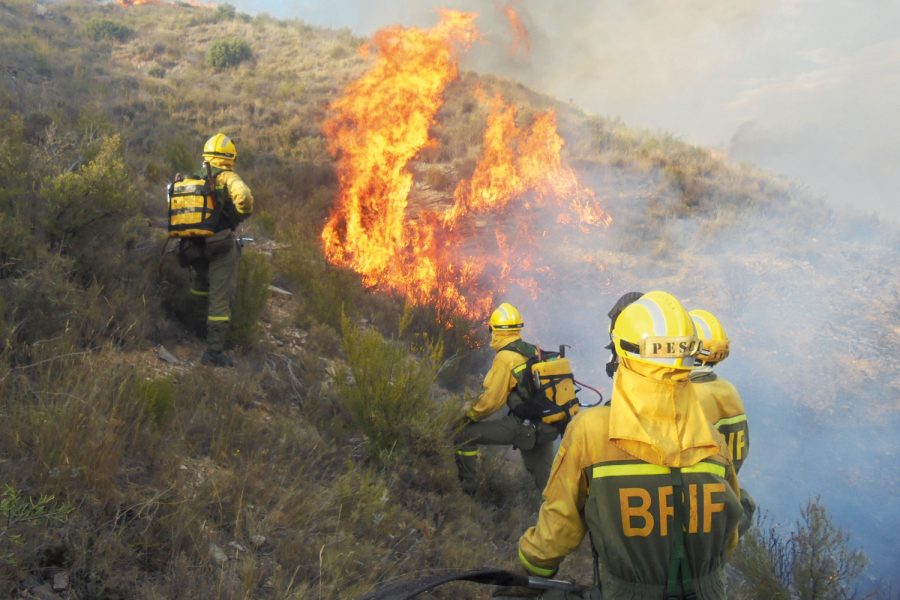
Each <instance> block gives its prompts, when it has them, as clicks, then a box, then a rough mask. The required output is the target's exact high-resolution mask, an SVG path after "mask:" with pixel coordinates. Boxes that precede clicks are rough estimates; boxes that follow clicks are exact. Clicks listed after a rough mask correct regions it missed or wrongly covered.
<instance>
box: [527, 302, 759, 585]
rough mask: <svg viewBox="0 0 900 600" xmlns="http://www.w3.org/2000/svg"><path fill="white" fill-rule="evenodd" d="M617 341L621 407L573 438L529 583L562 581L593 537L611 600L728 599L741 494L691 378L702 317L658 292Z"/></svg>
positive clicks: (558, 467)
mask: <svg viewBox="0 0 900 600" xmlns="http://www.w3.org/2000/svg"><path fill="white" fill-rule="evenodd" d="M611 337H612V342H613V346H614V349H615V353H616V355H617V357H618V362H619V365H618V370H617V372H616V374H615V377H614V379H613V393H612V401H611V404H610V405H609V406H602V407H597V408H592V409H590V410H583V411H581V412H580V413H579V414H578V415H577V416H576V417H575V418H574V419H573V420H572V422H571V423H570V424H569V426H568V428H567V429H566V432H565V435H564V436H563V440H562V443H561V445H560V448H559V451H558V453H557V455H556V459H555V461H554V463H553V469H552V472H551V476H550V479H549V481H548V483H547V486H546V488H545V489H544V495H543V498H544V500H543V504H542V505H541V508H540V512H539V514H538V521H537V524H536V525H535V526H534V527H531V528H529V529H528V530H527V531H526V532H525V533H524V534H523V535H522V537H521V538H520V540H519V559H520V561H521V563H522V565H523V566H524V567H525V569H526V570H527V571H528V572H529V573H530V574H533V575H537V576H544V577H548V576H552V575H554V574H555V573H556V571H557V569H558V568H559V565H560V563H561V562H562V560H563V558H564V557H565V556H566V555H568V554H569V553H570V552H572V551H573V550H575V549H576V548H577V547H578V546H579V544H580V543H581V541H582V539H583V538H584V535H585V533H588V532H589V533H590V537H591V541H592V546H593V550H594V552H595V563H596V564H595V578H596V579H597V581H595V586H597V585H600V584H602V594H603V598H604V599H606V600H610V599H612V600H615V599H619V598H629V599H638V600H642V599H645V598H646V599H647V600H650V599H652V600H659V599H660V598H664V597H668V598H692V597H696V598H699V599H701V600H708V599H719V598H725V588H724V581H723V568H724V564H725V554H726V551H728V550H730V549H731V548H733V547H734V545H735V544H736V543H737V539H738V536H737V528H738V522H739V520H740V518H741V514H742V507H741V502H740V488H739V487H738V483H737V477H736V475H735V472H734V468H733V466H732V464H731V460H730V458H729V455H728V449H727V447H726V445H725V443H724V440H723V439H722V438H721V436H720V435H719V434H718V432H717V431H716V430H715V428H714V427H713V426H712V425H711V424H710V423H709V421H708V420H707V418H706V416H705V414H704V413H703V409H702V408H701V406H700V404H699V402H698V400H697V397H696V391H695V386H693V385H692V384H691V383H690V380H689V376H690V372H691V370H692V368H693V365H694V359H693V356H694V354H695V353H696V352H697V350H698V340H697V337H696V335H695V330H694V325H693V323H692V321H691V317H690V315H689V314H688V312H687V311H686V310H685V309H684V308H683V307H682V305H681V303H680V302H679V301H678V300H677V299H676V298H675V297H674V296H672V295H670V294H668V293H665V292H660V291H654V292H650V293H647V294H644V295H643V296H641V297H640V298H639V299H638V300H636V301H634V302H633V303H631V304H629V305H627V306H626V307H625V308H624V309H623V310H622V311H621V314H619V315H618V318H617V319H616V321H615V325H614V326H613V327H612V329H611Z"/></svg>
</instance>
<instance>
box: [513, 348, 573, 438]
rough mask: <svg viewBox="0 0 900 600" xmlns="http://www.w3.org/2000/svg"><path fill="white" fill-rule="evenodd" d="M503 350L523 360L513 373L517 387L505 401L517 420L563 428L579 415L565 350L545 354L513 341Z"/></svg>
mask: <svg viewBox="0 0 900 600" xmlns="http://www.w3.org/2000/svg"><path fill="white" fill-rule="evenodd" d="M502 350H512V351H513V352H516V353H518V354H521V355H522V356H524V357H526V360H525V362H524V363H522V364H521V365H519V366H517V367H516V368H514V369H513V371H512V375H513V377H514V378H515V380H516V387H515V388H514V389H513V391H512V392H511V393H510V398H509V400H508V401H507V403H508V404H509V408H510V411H512V413H513V414H514V415H516V416H517V417H519V418H520V419H528V420H529V421H532V422H537V421H540V422H542V423H547V424H555V425H557V426H561V427H562V428H565V426H566V425H568V424H569V421H571V420H572V417H573V416H575V413H577V412H578V409H579V408H580V404H579V403H578V398H577V397H576V394H577V393H578V391H579V390H578V388H576V386H575V375H574V374H573V373H572V366H571V365H570V363H569V359H568V358H566V352H565V346H560V347H559V352H546V351H543V350H541V349H540V348H538V347H537V346H534V345H532V344H529V343H527V342H524V341H522V340H516V341H515V342H513V343H511V344H509V345H507V346H505V347H504V348H502Z"/></svg>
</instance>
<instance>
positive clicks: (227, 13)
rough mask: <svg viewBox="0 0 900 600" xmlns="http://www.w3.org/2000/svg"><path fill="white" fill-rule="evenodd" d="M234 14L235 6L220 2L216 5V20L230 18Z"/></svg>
mask: <svg viewBox="0 0 900 600" xmlns="http://www.w3.org/2000/svg"><path fill="white" fill-rule="evenodd" d="M235 14H236V11H235V8H234V6H232V5H231V4H220V5H218V6H217V7H216V19H217V20H224V19H228V20H231V19H233V18H234V16H235Z"/></svg>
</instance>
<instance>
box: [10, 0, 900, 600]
mask: <svg viewBox="0 0 900 600" xmlns="http://www.w3.org/2000/svg"><path fill="white" fill-rule="evenodd" d="M228 40H231V41H233V40H243V41H244V42H246V44H247V46H248V47H249V50H250V57H249V59H248V60H244V61H243V62H239V63H238V64H234V65H226V66H220V67H216V66H213V65H212V64H211V63H215V60H214V55H213V49H214V48H215V47H216V45H217V42H222V41H228ZM362 42H363V40H360V39H357V38H354V37H353V36H352V35H351V34H350V33H349V32H347V31H331V30H323V29H317V28H314V27H310V26H308V25H306V24H304V23H302V22H294V21H279V20H275V19H272V18H270V17H266V16H258V17H251V16H248V15H244V14H240V13H237V12H235V11H234V10H232V9H229V8H228V7H219V8H217V9H208V8H196V7H192V6H189V5H187V4H181V3H177V4H175V5H146V6H133V7H129V8H122V7H119V6H115V5H109V4H97V3H88V2H66V3H60V4H52V5H42V4H35V3H33V2H25V1H11V2H0V121H2V122H3V123H4V124H5V126H4V127H3V128H2V129H0V340H2V342H0V344H2V345H0V414H2V416H3V419H2V425H0V475H2V480H3V482H4V484H5V489H4V491H3V493H2V506H3V513H2V515H3V516H4V517H6V518H5V519H4V520H5V521H6V524H5V526H0V586H2V590H3V594H5V595H7V596H10V597H22V598H32V597H58V598H86V597H95V598H159V597H164V598H176V597H184V598H204V597H209V598H245V597H253V598H257V597H258V598H311V597H315V598H355V597H359V596H360V595H362V594H363V593H365V592H367V591H369V590H371V589H372V588H373V586H374V585H375V584H376V583H378V582H382V581H389V580H394V579H397V578H402V577H405V576H408V575H410V574H421V573H425V572H433V571H435V570H440V569H447V568H467V567H475V566H479V565H491V566H499V567H509V568H516V560H515V553H514V548H515V543H516V540H517V538H518V536H519V535H520V533H521V532H522V531H523V530H524V529H525V527H527V526H528V525H530V524H531V522H532V521H533V519H534V515H535V512H536V508H537V506H538V502H539V497H538V494H537V493H536V492H534V491H533V490H532V489H531V486H530V483H529V481H528V477H527V475H526V474H525V473H524V471H523V470H522V469H521V467H520V465H519V461H517V460H516V457H515V456H514V455H507V454H505V453H500V452H497V453H491V454H489V455H488V456H487V458H486V461H485V464H484V468H483V470H482V477H483V484H482V487H481V489H480V490H479V492H478V494H477V495H476V497H475V498H474V499H472V498H469V497H467V496H465V495H464V494H462V493H461V492H460V491H459V490H458V489H457V488H458V486H457V484H456V474H455V466H454V464H453V459H452V451H451V447H450V442H449V440H448V432H449V431H450V429H451V428H452V426H453V424H454V423H455V419H456V417H457V414H458V410H459V407H460V406H461V405H462V404H463V402H464V401H465V400H466V399H470V398H471V397H472V395H473V394H475V393H477V390H478V385H479V383H480V376H481V374H482V373H483V371H484V368H485V366H486V360H487V359H488V358H489V357H488V356H487V354H486V353H485V352H484V350H483V349H479V348H477V347H476V348H474V349H473V348H472V346H473V345H474V346H477V345H478V344H477V343H474V344H473V342H478V341H481V342H482V343H483V340H481V339H480V338H479V336H480V335H482V331H483V325H482V322H481V321H479V320H478V319H476V320H474V321H473V320H467V319H463V318H456V319H455V320H453V321H452V326H451V327H448V326H447V320H446V319H444V320H443V321H442V322H440V323H439V322H438V321H437V320H436V317H437V316H439V315H438V312H439V311H438V310H437V308H436V307H433V306H428V305H427V304H426V305H424V306H423V305H414V303H411V302H404V298H403V297H402V296H401V295H399V294H394V293H390V292H388V291H386V289H385V286H380V287H378V288H377V289H366V288H365V287H364V286H363V285H362V283H361V281H360V276H359V275H358V274H357V273H355V272H353V271H352V270H350V269H344V268H339V267H336V266H333V265H331V264H329V263H328V261H326V259H325V257H324V255H323V250H322V242H321V239H320V237H319V236H320V233H321V231H322V229H323V227H324V226H325V225H326V222H327V220H328V218H329V215H330V212H331V211H332V208H333V206H334V205H335V202H336V198H337V197H338V195H339V192H340V189H341V188H340V180H339V171H338V160H339V157H336V156H335V155H333V154H331V153H329V150H328V141H327V139H326V137H325V134H324V133H323V126H324V125H325V123H326V121H327V120H328V118H329V116H330V114H331V109H330V108H329V107H330V106H331V104H332V103H333V102H334V101H335V100H337V99H338V98H340V97H341V96H342V94H343V93H344V91H345V89H346V88H347V86H348V85H349V84H351V83H352V82H354V81H356V80H357V79H358V78H359V77H360V76H362V75H363V74H364V73H365V72H366V70H367V69H368V67H369V65H370V63H371V58H368V59H367V58H364V57H363V56H361V55H360V54H359V53H358V46H359V45H360V44H361V43H362ZM494 95H499V96H500V97H502V98H503V99H504V100H505V101H506V102H508V103H510V104H513V105H515V106H517V107H518V115H517V117H516V119H517V123H520V124H523V125H525V124H527V123H529V122H530V121H531V120H532V119H534V118H535V115H536V114H539V113H541V111H546V110H548V109H553V110H554V111H555V114H556V118H557V122H558V129H559V134H560V136H561V137H562V139H563V140H565V146H564V149H563V155H564V158H565V161H566V163H567V164H568V165H571V166H572V168H573V169H574V170H575V172H577V174H578V176H579V178H580V180H581V182H582V183H583V184H584V185H585V186H587V187H589V188H590V189H591V190H593V192H594V193H595V194H596V198H597V203H598V205H602V207H603V209H604V210H606V211H608V213H609V214H610V215H612V224H611V225H609V226H608V227H605V228H602V229H591V230H589V231H588V233H584V232H582V231H580V230H579V229H578V228H577V227H574V226H565V225H557V224H555V223H554V224H551V225H547V226H546V227H544V226H543V225H541V226H540V227H538V226H534V227H535V229H534V231H540V233H541V234H542V236H541V237H540V240H541V241H538V242H535V245H534V246H533V250H534V254H535V257H536V262H535V263H534V265H533V266H534V269H533V272H534V279H535V282H536V284H537V286H538V289H539V292H540V293H537V294H534V295H532V294H531V293H530V292H529V291H528V290H527V289H525V288H524V287H517V286H516V285H509V286H507V287H506V288H505V290H506V293H507V298H508V299H510V300H512V301H514V302H515V303H517V304H518V305H520V307H521V308H522V310H523V312H525V314H526V315H527V317H526V318H527V322H528V330H527V332H528V334H529V336H530V337H531V338H532V339H534V340H537V341H539V342H540V343H542V344H544V345H546V346H553V345H556V344H560V343H569V344H571V345H573V346H574V350H573V361H574V362H575V365H576V370H577V371H576V372H577V373H578V374H579V378H580V379H582V380H584V381H586V382H590V383H592V384H594V385H597V386H600V387H602V388H603V389H604V391H608V388H609V386H608V384H607V383H606V381H607V380H606V378H605V375H604V374H603V364H604V363H605V361H606V354H605V350H603V349H602V346H604V345H605V343H606V340H605V339H604V338H605V335H606V331H605V327H606V322H605V316H604V315H605V314H606V311H607V310H608V308H609V305H610V304H611V303H612V302H613V301H614V299H615V298H616V297H618V296H619V295H620V294H621V293H622V292H624V291H627V290H632V289H642V290H645V291H646V290H649V289H652V288H660V289H667V290H670V291H672V292H673V293H675V294H676V295H678V296H679V297H681V298H682V299H683V300H684V301H685V302H686V303H689V304H691V307H692V308H693V307H694V306H702V307H703V308H708V309H709V310H711V311H713V312H715V313H716V314H717V315H719V316H720V317H721V318H722V320H723V322H724V323H725V324H726V326H727V328H728V331H729V333H730V335H731V336H732V340H733V345H734V348H735V350H734V352H733V355H732V356H733V358H730V359H729V361H728V362H727V363H726V364H724V365H723V366H722V367H721V370H722V372H723V374H724V375H725V376H727V377H728V378H729V379H731V380H732V381H734V383H735V384H736V385H737V386H738V387H739V389H741V391H742V393H743V394H744V397H745V401H746V402H747V406H748V413H749V415H750V418H751V420H752V422H753V431H754V433H753V436H754V437H753V440H754V446H753V449H754V450H753V457H752V458H751V459H750V461H749V462H748V466H747V467H746V469H745V471H744V472H746V473H747V475H746V478H744V472H742V484H743V485H744V486H745V487H747V488H748V489H750V490H752V491H753V493H754V496H755V497H756V499H757V501H758V502H759V503H760V505H761V506H762V507H763V508H764V509H766V510H769V511H770V514H771V515H773V517H774V519H775V520H776V521H777V522H778V523H780V524H785V523H787V524H788V525H790V522H791V521H793V520H794V519H795V518H796V517H795V515H796V514H797V510H798V508H799V507H800V506H801V505H802V504H804V503H805V502H806V500H807V499H808V498H811V497H815V496H818V495H821V496H822V497H823V499H824V501H825V502H826V504H827V506H828V507H829V509H831V510H833V511H834V514H835V521H836V522H837V523H838V524H839V525H840V526H841V527H843V528H846V529H848V530H850V532H851V533H852V536H853V542H854V544H855V545H861V546H862V547H863V549H864V550H865V551H866V552H867V553H868V554H869V556H870V559H871V560H872V563H873V567H872V569H870V571H869V573H868V575H867V576H868V577H869V578H877V579H881V580H882V581H891V577H892V576H894V577H896V573H893V572H892V568H893V565H892V563H891V550H892V549H893V548H895V547H896V544H895V543H894V542H893V539H892V538H890V537H889V535H890V532H891V531H892V530H893V528H894V527H896V525H897V524H898V523H900V511H898V509H897V508H896V503H895V502H894V501H893V496H894V495H895V494H894V492H896V491H897V489H898V480H900V473H898V471H897V466H896V465H897V461H896V451H897V446H896V441H895V435H894V434H895V432H896V431H897V426H898V425H900V419H898V412H900V404H898V398H900V377H898V372H900V371H898V361H900V359H898V356H900V336H898V335H897V334H898V333H900V325H898V323H900V288H898V285H900V283H898V282H900V266H898V265H900V261H898V260H897V259H898V254H900V252H898V250H900V243H898V242H900V235H898V234H900V232H898V230H897V228H896V227H895V226H892V225H889V224H885V223H880V222H878V221H877V220H874V219H866V218H863V217H848V216H846V215H844V214H839V213H837V212H835V211H832V210H830V209H828V208H826V207H825V206H824V205H823V204H822V203H821V202H818V201H817V200H816V199H814V198H810V197H809V196H808V195H807V194H805V193H804V191H803V190H800V189H797V188H796V187H794V186H792V185H791V184H790V182H786V181H784V180H780V179H777V178H775V177H773V176H771V175H769V174H766V173H763V172H761V171H758V170H756V169H754V168H753V167H752V166H750V165H738V164H734V163H731V162H729V161H728V160H727V158H726V157H723V156H719V155H717V154H715V153H714V152H712V151H709V150H707V149H703V148H697V147H692V146H689V145H687V144H684V143H681V142H680V141H678V140H677V139H675V138H674V137H672V136H667V135H663V134H657V133H651V132H643V131H636V130H633V129H630V128H628V127H627V126H626V125H625V124H623V123H620V122H617V121H614V120H610V119H606V118H603V117H600V116H592V115H586V114H584V113H583V112H581V111H580V110H578V108H577V107H574V106H571V105H568V104H565V103H561V102H558V101H556V100H554V99H551V98H547V97H543V96H541V95H538V94H535V93H533V92H531V91H530V90H528V89H526V88H524V87H523V86H521V85H519V84H517V83H515V82H510V81H506V80H503V79H500V78H497V77H493V76H491V75H486V74H476V73H472V72H466V71H463V72H461V73H460V76H459V78H458V79H455V80H453V81H451V82H449V84H448V86H447V89H446V93H445V94H444V99H445V101H444V102H443V104H442V106H441V107H440V109H439V111H438V112H437V114H436V117H435V123H434V125H433V127H431V129H430V135H431V136H432V138H433V140H434V143H433V144H429V145H427V146H426V147H425V149H423V150H422V151H421V152H419V153H417V154H416V155H415V157H414V159H413V160H412V162H411V165H410V169H411V170H412V171H413V173H414V175H415V176H414V178H413V182H412V189H411V192H410V195H409V199H410V212H411V213H414V214H424V213H425V212H426V211H427V210H429V209H430V208H432V207H449V206H451V205H452V204H453V190H454V187H455V186H456V184H457V182H458V181H461V180H467V179H469V178H471V177H472V175H473V172H474V171H475V169H476V168H477V166H476V162H477V160H478V157H479V155H480V154H481V152H482V150H483V139H482V133H483V131H484V129H485V121H486V120H487V119H488V118H489V115H490V106H489V103H486V102H483V101H481V100H480V98H483V97H487V98H490V97H492V96H494ZM216 131H225V132H227V133H228V134H229V135H230V136H231V137H232V138H233V139H234V140H235V143H236V144H237V145H238V148H239V152H240V156H239V160H238V171H239V172H240V173H241V175H242V177H243V178H244V179H245V180H246V181H247V182H248V183H249V184H250V185H251V186H252V188H253V191H254V195H255V197H256V198H257V209H256V211H255V214H254V216H253V218H252V219H250V221H248V222H247V224H246V225H245V226H244V227H243V228H242V231H241V233H242V235H245V236H249V237H253V238H255V242H254V243H252V244H248V245H247V247H246V248H245V252H244V260H243V261H242V270H241V274H240V281H241V287H240V289H241V293H240V294H239V297H238V298H237V299H236V303H237V305H236V310H235V314H236V320H235V323H234V327H233V331H232V340H231V341H232V343H233V345H234V348H235V350H234V352H235V354H236V357H237V360H238V366H237V368H235V369H233V370H231V369H226V370H211V369H209V368H207V367H202V366H200V365H199V364H198V358H199V355H200V352H201V351H202V345H201V343H200V341H199V340H197V339H195V338H193V337H192V336H191V335H190V334H189V333H187V332H186V331H185V330H184V326H183V325H182V323H181V322H180V320H179V318H180V317H181V316H182V315H183V312H184V305H183V303H184V295H183V293H184V288H185V285H186V275H185V273H184V272H183V271H182V270H181V269H179V268H178V267H177V265H176V264H175V262H174V259H173V257H172V256H171V255H168V256H166V257H165V260H164V261H162V262H161V260H160V249H161V247H162V244H163V242H164V239H165V231H164V229H163V228H162V224H163V217H164V198H163V188H164V185H165V183H166V182H167V181H168V179H169V178H171V177H172V175H173V174H174V173H175V172H177V171H187V170H190V169H192V168H194V166H195V165H196V162H197V161H198V159H199V149H200V145H201V144H202V142H203V141H204V140H205V139H206V138H207V137H208V136H209V135H211V134H212V133H214V132H216ZM522 214H523V213H522V212H521V211H519V210H518V209H516V210H515V211H514V210H510V211H507V212H502V213H497V214H485V215H478V216H477V218H472V219H470V220H469V221H466V222H465V223H464V224H463V225H461V226H460V228H459V230H460V231H463V232H466V236H467V237H465V238H464V239H463V240H462V241H461V242H460V247H461V248H464V249H469V248H475V247H480V246H479V244H480V243H481V241H482V240H484V239H493V238H495V234H496V232H497V231H504V230H505V229H504V228H512V229H511V230H512V231H518V230H517V229H515V226H517V224H518V223H519V221H517V220H516V219H519V218H521V215H522ZM542 223H543V222H542ZM270 284H273V285H275V286H277V287H278V288H279V289H282V290H286V291H287V292H289V294H290V295H288V294H283V293H277V292H276V293H271V292H270V289H269V286H270ZM491 289H497V288H491ZM504 299H506V298H504ZM160 346H162V347H164V348H165V349H167V350H168V351H170V352H171V353H172V354H174V356H175V358H176V360H177V362H176V363H173V362H166V361H164V360H161V359H160V358H159V355H160V350H159V348H160ZM847 414H852V415H853V418H852V419H848V418H846V417H845V415H847ZM786 488H789V489H786ZM859 488H862V489H865V490H867V494H866V496H867V497H868V498H869V500H868V501H869V502H873V503H875V504H877V505H878V506H881V507H884V508H883V510H881V511H878V512H877V514H873V513H875V512H876V511H873V510H871V509H869V508H864V507H861V504H860V502H862V500H861V499H860V498H859V497H858V496H859V493H858V492H857V491H855V490H857V489H859ZM859 515H863V516H859ZM590 573H591V571H590V553H589V550H588V549H586V548H584V547H582V548H581V549H580V550H579V552H578V553H577V555H576V556H574V557H572V558H570V559H568V560H567V562H566V563H565V575H567V576H570V577H577V578H578V579H579V580H581V581H587V580H589V579H590ZM55 578H60V581H59V586H58V587H57V589H56V592H53V591H52V588H53V585H54V579H55ZM63 578H64V579H65V585H63V581H62V579H63ZM895 587H896V585H895ZM41 593H43V594H45V595H43V596H40V595H39V594H41ZM479 593H481V594H483V593H484V590H474V589H473V588H472V586H469V587H466V586H462V585H460V586H455V587H454V586H451V587H448V588H447V589H446V590H445V591H441V592H439V593H438V594H437V595H436V596H435V597H445V598H462V597H481V596H478V595H477V594H479ZM47 594H53V595H47Z"/></svg>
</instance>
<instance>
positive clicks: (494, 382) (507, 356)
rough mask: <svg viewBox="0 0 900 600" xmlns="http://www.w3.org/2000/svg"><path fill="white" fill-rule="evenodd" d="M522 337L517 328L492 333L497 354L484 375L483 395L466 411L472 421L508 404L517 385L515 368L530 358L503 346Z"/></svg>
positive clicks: (478, 419)
mask: <svg viewBox="0 0 900 600" xmlns="http://www.w3.org/2000/svg"><path fill="white" fill-rule="evenodd" d="M521 339H522V336H520V335H519V332H518V331H515V330H507V331H503V330H496V331H493V332H492V333H491V348H492V349H493V350H494V351H495V352H496V353H497V354H496V355H495V356H494V362H493V363H492V364H491V368H490V369H489V370H488V372H487V374H486V375H485V376H484V381H483V382H482V384H481V387H482V392H481V396H479V397H478V401H477V402H475V404H474V405H473V406H472V408H470V409H469V410H468V411H467V412H466V417H468V418H469V419H471V420H472V421H481V420H483V419H486V418H487V417H489V416H490V415H492V414H494V413H495V412H497V411H498V410H500V409H501V408H502V407H503V405H504V404H506V400H507V399H508V398H509V393H510V392H511V391H512V390H513V388H515V387H516V378H515V377H514V376H513V374H512V372H513V369H514V368H516V367H518V366H519V365H521V364H522V363H524V362H525V361H526V360H528V359H527V358H525V357H524V356H522V355H521V354H519V353H518V352H514V351H513V350H503V349H502V348H504V347H506V346H508V345H509V344H511V343H513V342H515V341H516V340H521Z"/></svg>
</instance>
